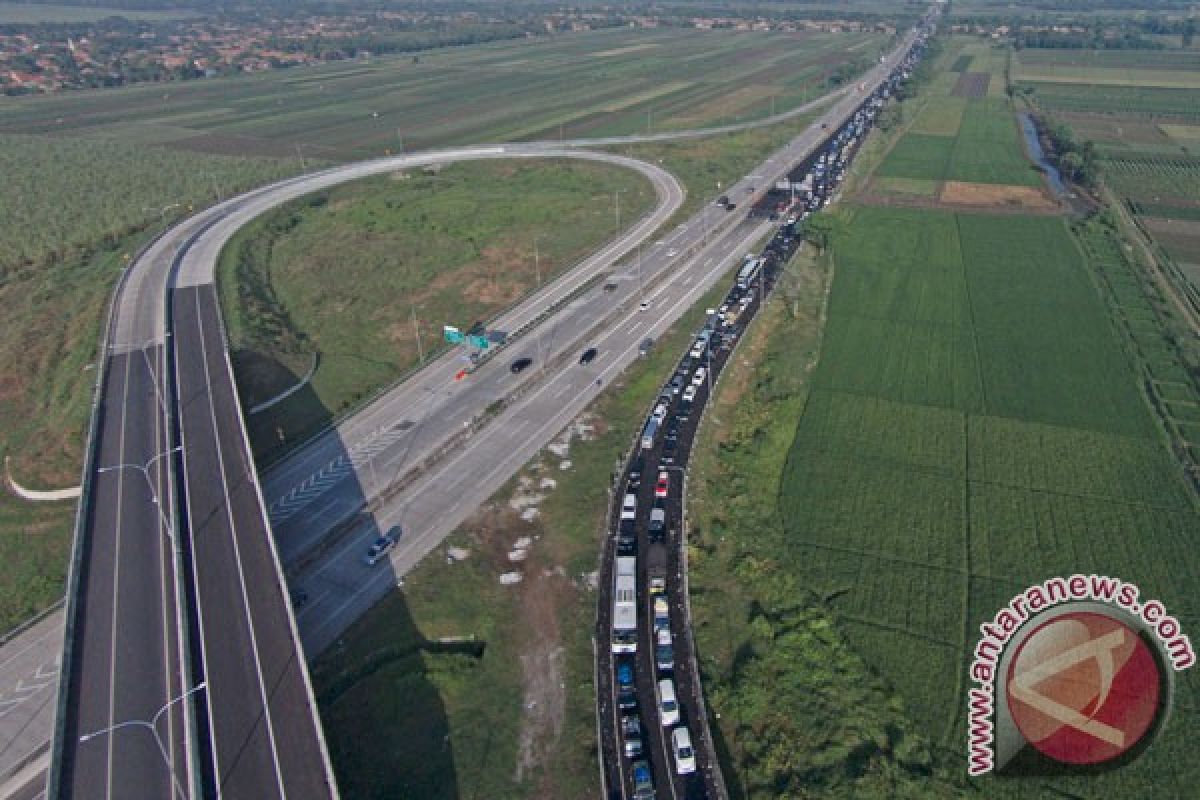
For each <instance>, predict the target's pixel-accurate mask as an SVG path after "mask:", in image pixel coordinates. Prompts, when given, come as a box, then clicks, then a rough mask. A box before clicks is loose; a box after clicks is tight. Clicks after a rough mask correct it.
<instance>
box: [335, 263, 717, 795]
mask: <svg viewBox="0 0 1200 800" xmlns="http://www.w3.org/2000/svg"><path fill="white" fill-rule="evenodd" d="M726 288H727V287H726V286H725V285H724V284H721V285H719V286H718V287H717V288H716V289H714V290H713V291H712V292H710V293H708V295H707V296H705V297H704V298H702V299H701V300H700V301H699V302H698V303H696V305H695V306H694V307H693V308H692V309H691V310H690V311H689V312H688V313H687V314H685V315H684V316H683V317H682V318H681V319H680V321H679V322H677V323H676V324H675V325H674V326H672V328H671V330H670V331H669V332H668V333H667V334H665V335H664V336H662V337H661V338H660V339H659V340H658V343H657V344H656V345H655V346H654V348H653V349H652V350H651V351H650V354H649V356H648V357H646V358H645V359H643V360H640V361H638V362H637V363H635V364H634V365H633V366H631V367H630V368H629V369H627V370H626V371H625V372H624V373H622V374H621V376H620V377H619V378H618V379H616V380H615V381H614V383H613V384H612V385H611V386H610V387H608V388H607V389H605V391H604V393H603V394H602V395H601V396H600V397H599V398H598V399H597V400H596V401H595V402H594V403H593V404H592V405H591V406H590V407H589V408H588V410H587V411H585V412H584V413H583V414H582V415H581V416H580V417H579V418H578V419H577V420H576V421H575V422H573V423H572V424H571V425H570V426H569V427H568V429H567V431H566V432H564V434H562V435H560V436H559V437H558V438H557V439H556V440H555V442H554V443H552V444H551V445H550V446H548V447H547V448H546V450H544V451H543V452H542V453H541V454H540V455H539V456H537V457H536V458H535V459H534V460H533V461H532V462H530V464H528V465H526V467H525V468H524V469H522V471H521V472H520V473H519V474H518V475H517V477H515V478H514V479H513V480H512V481H511V482H510V483H509V485H508V486H507V487H505V488H504V489H503V490H501V491H500V492H498V493H497V494H496V495H495V496H493V497H492V499H491V500H490V501H489V502H488V503H486V504H485V505H484V506H483V507H482V508H481V509H480V511H479V512H478V513H477V514H476V515H475V516H474V518H473V519H472V520H470V521H469V522H468V523H466V524H464V525H463V526H462V528H461V529H460V530H459V531H457V532H456V533H454V534H453V535H452V536H450V537H449V538H448V539H447V540H446V542H445V543H444V545H443V546H441V547H439V548H438V549H437V550H435V551H434V552H433V553H431V554H430V557H428V558H426V559H425V560H424V561H423V562H422V563H421V564H420V565H419V566H418V567H417V568H416V569H415V570H413V571H412V572H410V573H409V574H408V575H406V576H405V579H404V587H403V589H400V590H397V591H396V592H393V593H392V594H390V595H388V597H387V598H385V599H384V600H383V601H381V602H380V603H379V604H378V605H376V606H375V607H374V608H373V609H372V610H371V611H370V612H368V613H367V614H366V615H365V616H364V617H363V618H362V619H360V620H359V621H358V622H357V623H355V625H354V626H353V627H351V629H350V630H349V631H347V633H346V635H345V636H344V637H343V639H342V641H341V642H340V643H339V644H337V645H335V646H334V647H333V648H331V649H330V650H329V651H328V652H327V653H326V654H325V655H323V656H321V657H320V658H319V659H318V660H317V662H316V663H315V664H314V666H313V682H314V686H315V689H316V692H317V698H318V703H319V704H320V706H321V718H322V720H323V721H324V724H325V735H326V737H327V739H328V741H329V745H330V749H331V753H332V756H333V760H334V766H335V769H336V771H337V775H338V782H339V786H340V788H341V791H342V793H343V795H344V796H346V797H357V798H376V797H377V798H384V797H421V798H431V799H432V798H448V797H464V798H465V797H488V798H530V797H538V798H547V799H548V800H549V799H550V798H568V797H569V798H575V797H595V796H597V794H598V793H599V791H600V787H599V782H600V775H599V767H598V765H597V760H598V758H599V755H598V746H597V742H596V733H595V730H596V728H595V726H596V715H595V685H594V683H593V680H592V676H593V670H594V658H593V651H592V643H591V637H592V633H593V629H594V626H595V615H596V587H595V581H596V576H597V572H596V566H597V565H596V559H597V556H598V554H599V552H600V545H601V541H602V537H603V536H604V535H605V531H604V522H605V515H606V513H607V509H608V504H609V487H610V486H611V485H612V481H613V476H614V473H615V471H616V470H617V468H618V466H619V459H621V458H622V456H623V455H624V454H625V452H626V450H627V448H628V447H629V446H630V443H631V441H632V438H633V436H634V434H635V433H636V432H637V430H638V429H639V427H640V422H641V420H642V417H643V416H644V414H645V413H646V409H647V408H648V407H649V404H650V402H651V400H652V399H653V398H654V397H655V396H656V394H657V393H658V390H659V388H660V386H661V384H662V381H663V379H664V378H665V376H666V375H667V374H669V372H670V370H671V367H672V365H673V364H674V362H675V360H676V359H678V357H679V354H680V352H681V351H682V349H683V348H684V346H685V345H686V343H687V342H688V340H689V339H690V337H691V335H692V332H693V331H694V329H695V328H696V327H699V325H700V324H701V322H702V320H703V313H704V309H705V308H707V307H709V306H710V305H711V304H712V303H713V302H716V301H717V300H718V299H719V298H720V297H721V296H723V294H724V292H725V291H726ZM531 510H533V513H530V511H531ZM524 537H528V540H529V542H528V545H527V547H526V548H524V549H525V550H526V555H525V556H524V557H523V559H520V560H517V559H511V558H510V556H509V554H510V553H511V552H513V550H514V547H516V546H517V545H519V544H520V543H521V540H522V538H524ZM464 554H466V555H465V557H464ZM508 572H517V573H519V574H520V575H521V577H522V580H521V582H520V583H517V584H515V585H507V586H506V585H501V584H500V582H499V577H500V575H501V574H504V573H508ZM447 637H448V638H451V639H454V640H455V641H451V642H441V643H438V640H439V639H444V638H447Z"/></svg>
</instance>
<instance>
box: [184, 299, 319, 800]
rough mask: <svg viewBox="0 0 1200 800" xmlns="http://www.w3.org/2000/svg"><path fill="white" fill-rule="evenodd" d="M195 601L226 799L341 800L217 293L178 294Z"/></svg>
mask: <svg viewBox="0 0 1200 800" xmlns="http://www.w3.org/2000/svg"><path fill="white" fill-rule="evenodd" d="M171 302H172V317H173V326H172V330H173V332H174V334H175V335H174V339H173V341H174V344H175V363H176V375H177V380H178V387H179V394H178V396H179V417H180V425H181V435H180V439H179V441H180V444H181V447H182V458H183V465H184V468H183V481H182V483H183V485H185V486H186V487H187V491H186V493H185V499H186V515H185V516H186V519H187V520H188V523H189V528H190V530H191V537H190V544H191V548H192V559H191V563H192V565H193V567H192V569H193V571H194V573H195V586H196V590H195V596H194V603H195V608H196V612H197V618H198V622H199V628H200V637H199V649H200V653H199V655H200V659H201V663H202V665H203V674H204V676H205V681H206V683H207V691H206V692H205V694H206V697H207V703H206V709H207V714H206V716H207V718H208V720H210V726H211V727H210V737H209V738H210V742H211V749H212V753H211V766H212V777H211V780H210V781H209V782H208V783H209V784H210V785H211V787H212V789H213V791H215V794H216V795H217V796H219V797H230V798H233V797H245V798H251V797H253V798H262V799H263V800H266V799H267V798H281V799H282V798H287V797H305V798H308V797H314V798H315V797H331V796H336V794H337V792H336V788H335V787H334V786H333V785H332V783H333V781H332V769H331V767H330V765H329V759H328V755H327V753H326V749H325V742H324V737H323V733H322V731H321V727H320V725H319V724H314V721H315V720H317V719H318V717H317V710H316V703H315V700H314V699H313V696H312V690H311V688H310V686H309V683H308V679H307V673H306V668H305V664H304V658H303V652H302V651H301V649H300V647H299V646H298V637H297V636H296V635H295V624H294V622H293V620H292V617H291V614H290V610H289V604H288V597H287V591H286V588H285V587H284V585H283V583H282V582H281V581H280V579H279V576H280V570H279V564H278V559H277V557H276V555H275V550H274V545H273V542H272V539H271V532H270V527H269V526H268V524H267V520H266V518H265V516H264V514H263V506H262V501H261V497H260V494H259V489H258V480H257V477H256V475H255V472H254V464H253V461H252V460H251V456H250V446H249V442H248V441H247V440H246V438H245V430H244V428H243V426H242V414H241V409H240V408H239V406H238V399H237V392H236V389H235V387H234V385H233V370H232V369H231V368H230V366H229V361H228V354H227V349H226V347H225V341H224V336H223V333H222V327H221V322H220V310H219V308H218V304H217V295H216V290H215V287H214V286H212V285H211V284H209V285H206V286H188V287H177V288H175V289H174V290H173V291H172V293H171Z"/></svg>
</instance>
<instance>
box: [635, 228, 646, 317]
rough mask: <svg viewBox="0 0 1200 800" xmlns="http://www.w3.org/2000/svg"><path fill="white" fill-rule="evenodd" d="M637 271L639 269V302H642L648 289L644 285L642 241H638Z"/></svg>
mask: <svg viewBox="0 0 1200 800" xmlns="http://www.w3.org/2000/svg"><path fill="white" fill-rule="evenodd" d="M637 271H638V302H641V301H642V300H643V299H644V297H643V296H644V294H645V291H646V290H645V287H644V286H643V285H642V243H641V242H638V258H637Z"/></svg>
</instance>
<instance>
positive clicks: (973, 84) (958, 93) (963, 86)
mask: <svg viewBox="0 0 1200 800" xmlns="http://www.w3.org/2000/svg"><path fill="white" fill-rule="evenodd" d="M991 80H992V74H991V73H990V72H964V73H963V74H962V75H960V76H958V80H957V81H955V83H954V88H953V89H951V90H950V94H952V95H954V96H955V97H986V96H987V90H988V83H990V82H991Z"/></svg>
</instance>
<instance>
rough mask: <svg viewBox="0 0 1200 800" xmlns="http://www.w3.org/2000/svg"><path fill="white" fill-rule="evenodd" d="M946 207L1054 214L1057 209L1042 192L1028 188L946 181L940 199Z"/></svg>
mask: <svg viewBox="0 0 1200 800" xmlns="http://www.w3.org/2000/svg"><path fill="white" fill-rule="evenodd" d="M939 199H940V200H941V202H942V203H945V204H947V205H966V206H985V207H989V208H992V207H996V206H1002V207H1005V208H1019V209H1022V210H1032V211H1057V210H1058V205H1057V204H1056V203H1055V202H1054V201H1053V200H1052V199H1050V198H1049V197H1048V196H1047V195H1046V193H1045V192H1044V191H1043V190H1041V189H1035V188H1033V187H1031V186H1006V185H1003V184H991V183H963V182H961V181H946V182H945V183H944V184H942V193H941V196H940V198H939Z"/></svg>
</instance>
